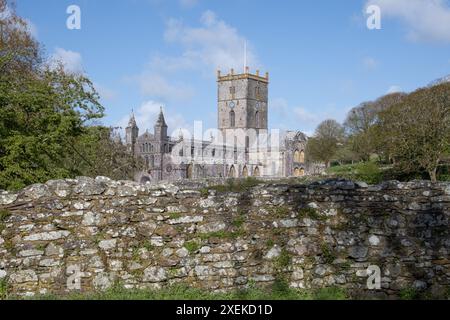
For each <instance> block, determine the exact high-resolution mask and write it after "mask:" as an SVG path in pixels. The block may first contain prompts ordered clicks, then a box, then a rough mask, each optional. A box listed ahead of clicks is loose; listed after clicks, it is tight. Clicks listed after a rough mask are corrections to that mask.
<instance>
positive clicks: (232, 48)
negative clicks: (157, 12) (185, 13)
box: [162, 10, 260, 72]
mask: <svg viewBox="0 0 450 320" xmlns="http://www.w3.org/2000/svg"><path fill="white" fill-rule="evenodd" d="M200 23H201V26H199V27H191V26H186V25H184V23H183V22H182V21H180V20H177V19H170V20H169V21H168V22H167V27H166V31H165V40H166V41H167V42H169V43H174V44H178V45H181V46H182V48H183V54H182V55H181V56H180V57H177V58H171V59H170V60H169V61H171V62H172V63H171V65H173V64H174V62H175V61H181V62H182V63H180V65H186V64H187V65H189V66H195V67H197V68H199V69H201V68H207V71H208V72H215V71H216V70H217V69H222V70H224V71H226V70H229V69H231V68H234V69H236V70H242V69H243V66H244V44H245V42H247V64H248V65H249V66H251V67H253V68H257V67H259V66H260V64H259V62H258V59H257V56H256V54H255V52H254V50H253V48H252V46H251V44H249V43H248V41H247V40H246V38H245V37H243V36H242V35H240V34H239V32H238V30H237V29H235V28H233V27H232V26H230V25H228V24H227V23H226V22H224V21H223V20H220V19H219V18H218V17H217V15H216V14H215V13H214V12H212V11H209V10H208V11H205V12H204V13H203V14H202V16H201V19H200ZM162 62H163V61H162Z"/></svg>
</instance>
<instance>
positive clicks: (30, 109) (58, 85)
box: [0, 0, 104, 189]
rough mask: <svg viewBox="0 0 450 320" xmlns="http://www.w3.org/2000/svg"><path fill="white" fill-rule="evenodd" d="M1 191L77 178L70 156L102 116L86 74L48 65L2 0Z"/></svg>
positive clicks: (16, 17) (0, 60)
mask: <svg viewBox="0 0 450 320" xmlns="http://www.w3.org/2000/svg"><path fill="white" fill-rule="evenodd" d="M0 16H1V17H2V19H1V23H0V27H1V28H0V69H1V70H2V72H1V73H0V189H1V188H4V189H17V188H21V187H23V186H25V185H27V184H31V183H36V182H44V181H46V180H48V179H55V178H65V177H72V176H73V175H74V173H75V172H74V171H73V170H72V168H70V167H68V166H67V162H66V159H67V157H68V155H70V154H73V153H74V152H75V148H76V145H77V139H79V138H80V137H82V136H83V135H85V134H89V132H88V129H87V124H88V123H89V122H90V121H92V120H93V119H98V118H101V117H102V116H103V111H104V109H103V107H102V106H101V105H100V103H99V102H98V99H99V97H98V94H97V92H96V91H95V88H94V87H93V85H92V83H91V82H90V80H89V79H88V78H86V77H85V76H83V75H74V74H69V73H67V72H65V70H64V69H63V68H62V67H61V66H60V67H57V68H49V67H48V66H46V65H45V59H44V58H43V57H42V55H41V53H40V49H39V44H38V43H37V42H36V41H35V40H34V39H33V38H32V37H31V36H30V34H29V32H28V31H27V28H26V23H25V21H24V20H23V19H21V18H20V17H18V16H17V15H16V14H15V12H14V10H13V9H12V8H11V7H8V6H7V3H6V1H5V0H0ZM78 152H79V151H78Z"/></svg>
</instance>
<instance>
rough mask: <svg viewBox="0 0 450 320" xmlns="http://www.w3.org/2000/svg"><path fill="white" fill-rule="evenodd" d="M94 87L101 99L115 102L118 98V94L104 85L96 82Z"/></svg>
mask: <svg viewBox="0 0 450 320" xmlns="http://www.w3.org/2000/svg"><path fill="white" fill-rule="evenodd" d="M94 87H95V89H96V90H97V92H98V94H99V95H100V98H102V99H104V100H114V99H115V98H116V97H117V93H116V92H115V91H113V90H111V89H109V88H108V87H105V86H104V85H101V84H99V83H97V82H95V83H94Z"/></svg>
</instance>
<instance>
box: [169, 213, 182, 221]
mask: <svg viewBox="0 0 450 320" xmlns="http://www.w3.org/2000/svg"><path fill="white" fill-rule="evenodd" d="M169 218H170V219H173V220H175V219H179V218H181V213H179V212H170V213H169Z"/></svg>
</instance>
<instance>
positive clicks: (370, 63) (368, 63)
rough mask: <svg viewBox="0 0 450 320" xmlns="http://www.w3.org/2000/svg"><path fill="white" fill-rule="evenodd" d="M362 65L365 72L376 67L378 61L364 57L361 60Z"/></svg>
mask: <svg viewBox="0 0 450 320" xmlns="http://www.w3.org/2000/svg"><path fill="white" fill-rule="evenodd" d="M363 65H364V68H366V69H367V70H374V69H376V68H377V66H378V61H377V60H375V59H374V58H372V57H365V58H364V59H363Z"/></svg>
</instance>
